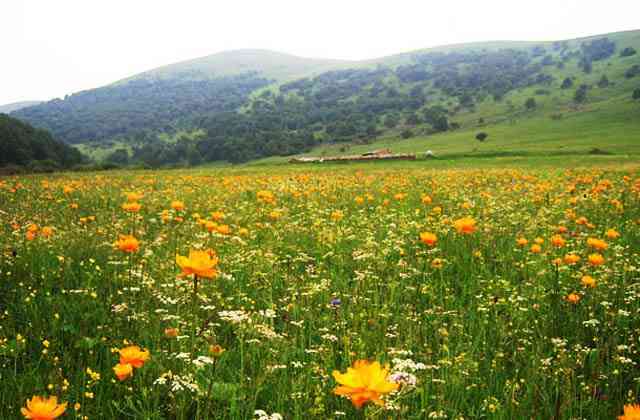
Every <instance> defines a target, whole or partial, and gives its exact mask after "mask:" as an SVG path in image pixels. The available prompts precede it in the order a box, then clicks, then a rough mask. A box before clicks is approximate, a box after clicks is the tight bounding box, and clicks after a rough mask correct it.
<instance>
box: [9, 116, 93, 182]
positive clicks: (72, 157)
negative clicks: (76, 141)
mask: <svg viewBox="0 0 640 420" xmlns="http://www.w3.org/2000/svg"><path fill="white" fill-rule="evenodd" d="M82 160H83V157H82V155H81V154H80V152H78V151H77V150H76V149H74V148H73V147H70V146H68V145H66V144H64V143H62V142H59V141H56V140H54V138H53V137H52V136H51V134H49V133H48V132H47V131H45V130H41V129H36V128H33V127H32V126H31V125H29V124H26V123H24V122H22V121H19V120H17V119H15V118H11V117H9V116H8V115H5V114H0V168H2V167H4V166H8V165H13V166H16V165H18V166H24V167H29V168H30V169H34V170H41V169H42V170H45V169H59V168H68V167H71V166H73V165H75V164H78V163H81V162H82Z"/></svg>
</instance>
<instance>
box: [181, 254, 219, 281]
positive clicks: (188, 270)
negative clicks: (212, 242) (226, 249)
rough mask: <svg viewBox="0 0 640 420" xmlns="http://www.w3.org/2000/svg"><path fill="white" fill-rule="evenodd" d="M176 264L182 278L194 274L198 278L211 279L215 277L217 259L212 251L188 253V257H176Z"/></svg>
mask: <svg viewBox="0 0 640 420" xmlns="http://www.w3.org/2000/svg"><path fill="white" fill-rule="evenodd" d="M176 263H177V264H178V266H179V267H180V268H181V269H182V276H189V275H191V274H194V275H196V276H198V277H204V278H208V279H210V278H213V277H215V276H217V274H218V272H217V271H216V266H217V265H218V257H217V256H216V255H215V253H214V252H213V251H211V252H207V251H198V250H193V249H192V250H191V251H189V257H184V256H182V255H177V256H176Z"/></svg>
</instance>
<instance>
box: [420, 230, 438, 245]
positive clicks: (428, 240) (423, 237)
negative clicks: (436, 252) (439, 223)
mask: <svg viewBox="0 0 640 420" xmlns="http://www.w3.org/2000/svg"><path fill="white" fill-rule="evenodd" d="M420 241H422V243H423V244H425V245H429V246H434V245H435V244H436V242H438V237H437V236H436V235H434V234H433V233H431V232H422V233H421V234H420Z"/></svg>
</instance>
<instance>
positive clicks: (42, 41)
mask: <svg viewBox="0 0 640 420" xmlns="http://www.w3.org/2000/svg"><path fill="white" fill-rule="evenodd" d="M639 12H640V1H637V0H608V1H595V0H529V1H519V0H482V1H478V0H441V1H433V0H415V1H405V0H395V1H376V0H367V1H360V0H322V1H305V0H293V1H290V0H257V1H248V0H227V1H224V0H180V1H165V0H153V1H146V0H108V1H105V0H57V1H55V0H2V6H1V7H0V13H1V18H0V41H1V47H0V54H1V55H0V56H1V57H2V58H1V59H0V104H5V103H9V102H15V101H21V100H34V99H35V100H47V99H51V98H54V97H61V96H64V95H65V94H68V93H73V92H76V91H79V90H84V89H89V88H93V87H98V86H101V85H105V84H108V83H111V82H113V81H115V80H118V79H121V78H125V77H128V76H131V75H132V74H135V73H139V72H142V71H145V70H149V69H152V68H154V67H157V66H160V65H164V64H170V63H174V62H177V61H182V60H185V59H190V58H195V57H200V56H205V55H209V54H213V53H216V52H220V51H224V50H230V49H239V48H265V49H272V50H277V51H282V52H286V53H290V54H295V55H299V56H303V57H323V58H325V57H326V58H340V59H353V60H359V59H366V58H375V57H380V56H385V55H390V54H395V53H398V52H403V51H409V50H413V49H418V48H425V47H430V46H438V45H445V44H452V43H460V42H471V41H488V40H536V41H537V40H558V39H566V38H575V37H579V36H586V35H594V34H600V33H607V32H614V31H621V30H629V29H640V13H639Z"/></svg>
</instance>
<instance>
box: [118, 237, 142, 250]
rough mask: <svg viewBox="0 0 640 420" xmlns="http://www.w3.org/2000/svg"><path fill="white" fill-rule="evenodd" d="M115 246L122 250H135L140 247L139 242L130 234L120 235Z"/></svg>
mask: <svg viewBox="0 0 640 420" xmlns="http://www.w3.org/2000/svg"><path fill="white" fill-rule="evenodd" d="M115 246H116V247H117V248H118V249H119V250H120V251H122V252H129V253H131V252H137V251H138V249H140V242H138V240H137V239H136V238H134V237H133V236H132V235H120V238H119V239H118V240H117V241H116V243H115Z"/></svg>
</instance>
